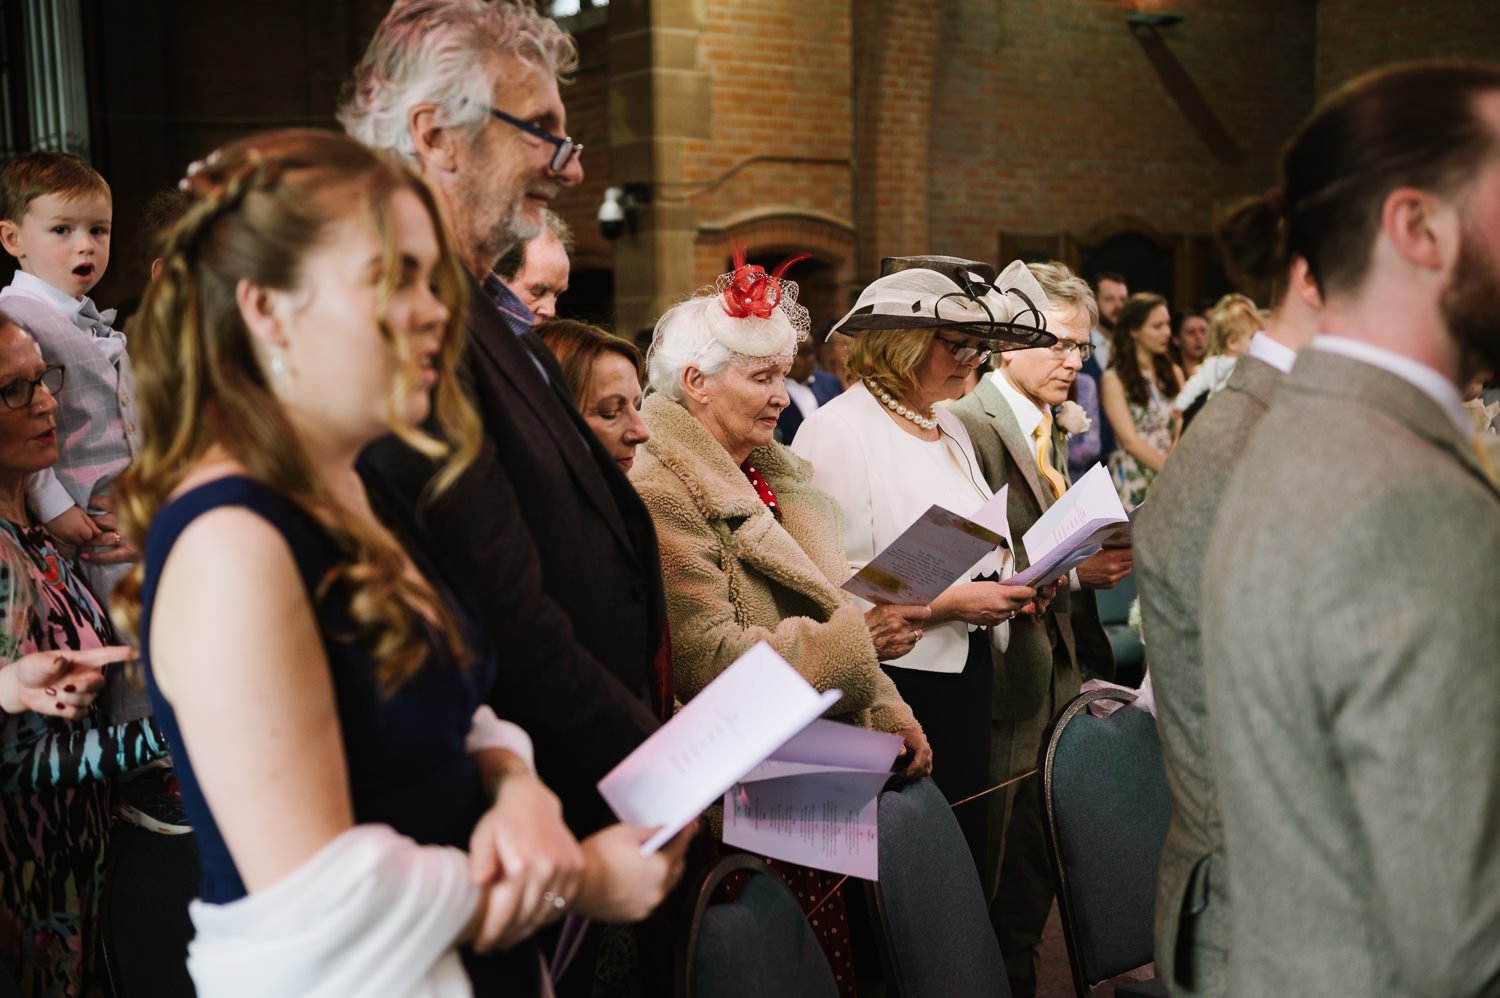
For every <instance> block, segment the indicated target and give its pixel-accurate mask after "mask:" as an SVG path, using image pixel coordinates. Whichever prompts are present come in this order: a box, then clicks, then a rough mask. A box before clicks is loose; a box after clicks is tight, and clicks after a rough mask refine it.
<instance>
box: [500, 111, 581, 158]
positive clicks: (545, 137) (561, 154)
mask: <svg viewBox="0 0 1500 998" xmlns="http://www.w3.org/2000/svg"><path fill="white" fill-rule="evenodd" d="M484 109H485V110H486V111H488V112H489V113H490V114H491V115H492V116H493V117H496V118H499V119H500V120H501V121H503V122H505V123H506V124H507V125H512V126H514V127H516V128H519V129H520V130H521V131H523V132H525V133H526V134H527V135H533V136H535V137H536V138H539V139H541V140H542V141H543V142H548V143H550V144H551V145H552V159H551V160H550V161H549V162H548V163H547V168H548V169H550V170H551V171H552V172H553V173H562V172H563V171H564V170H566V169H567V168H568V164H569V163H571V162H573V157H574V156H582V155H583V143H582V142H574V141H573V137H572V136H571V135H564V136H562V137H558V136H556V135H553V134H552V133H551V132H549V131H547V130H546V129H545V128H538V127H537V126H536V125H533V124H532V123H531V122H529V121H522V120H521V119H520V118H517V117H516V116H515V115H511V114H506V113H505V112H504V111H499V110H496V109H495V108H492V107H490V106H489V105H488V104H486V105H485V108H484Z"/></svg>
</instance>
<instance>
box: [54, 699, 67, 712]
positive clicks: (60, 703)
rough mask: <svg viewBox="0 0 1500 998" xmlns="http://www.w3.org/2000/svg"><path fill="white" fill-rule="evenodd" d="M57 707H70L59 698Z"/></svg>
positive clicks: (59, 708) (64, 708) (63, 708)
mask: <svg viewBox="0 0 1500 998" xmlns="http://www.w3.org/2000/svg"><path fill="white" fill-rule="evenodd" d="M57 709H58V710H67V709H68V705H67V704H65V703H63V702H62V701H61V700H59V701H57Z"/></svg>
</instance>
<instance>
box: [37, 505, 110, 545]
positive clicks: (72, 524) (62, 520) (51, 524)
mask: <svg viewBox="0 0 1500 998" xmlns="http://www.w3.org/2000/svg"><path fill="white" fill-rule="evenodd" d="M42 526H44V527H46V528H47V533H49V534H51V535H52V536H53V537H55V538H57V539H58V540H59V541H62V542H63V543H64V544H71V545H73V546H74V547H82V546H83V545H85V544H93V543H94V538H95V537H96V536H98V534H99V529H98V527H97V526H95V524H94V521H93V520H92V519H91V518H90V517H89V515H88V514H87V513H85V512H84V511H83V510H81V509H79V508H78V507H77V506H70V507H68V508H67V509H66V510H64V511H63V512H61V513H59V514H57V515H56V516H54V517H53V518H52V519H50V520H48V521H47V522H46V523H44V524H42Z"/></svg>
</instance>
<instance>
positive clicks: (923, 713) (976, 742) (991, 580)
mask: <svg viewBox="0 0 1500 998" xmlns="http://www.w3.org/2000/svg"><path fill="white" fill-rule="evenodd" d="M882 270H883V271H884V274H883V276H881V277H880V278H879V279H877V280H876V281H875V282H874V283H872V284H871V285H870V286H869V287H867V288H866V289H865V290H864V291H863V292H862V293H861V294H860V296H859V300H858V301H857V302H856V303H855V306H854V308H853V309H852V310H851V311H850V312H849V314H848V315H846V316H844V318H843V319H841V320H840V321H839V322H838V323H837V324H836V325H835V326H834V327H833V332H842V333H847V334H851V335H853V336H854V342H853V344H852V346H851V347H850V350H849V374H850V377H851V379H858V380H857V381H855V382H854V383H853V384H851V385H850V387H849V389H848V390H847V391H846V392H844V394H842V395H840V396H839V397H838V398H836V399H834V400H832V401H831V402H829V403H828V404H827V405H824V406H821V407H819V409H818V410H817V411H816V412H815V413H813V414H812V416H810V417H808V419H807V421H806V422H804V423H803V424H802V428H801V429H800V430H799V431H798V433H797V439H796V442H795V443H794V445H793V450H794V451H795V452H796V453H797V454H798V455H799V456H801V457H803V458H806V459H807V460H808V461H811V462H812V466H813V469H814V471H813V477H812V485H813V486H814V487H816V488H818V489H821V490H823V491H824V492H827V493H828V494H829V495H831V496H833V497H834V499H836V500H837V501H838V503H839V505H840V506H841V507H842V509H843V514H844V515H843V523H844V533H843V542H844V543H843V546H844V549H845V551H846V552H847V554H848V559H849V560H848V563H847V565H846V566H845V573H846V574H847V573H848V572H849V571H851V570H856V571H857V570H858V569H860V568H862V567H864V565H865V563H866V562H868V561H870V560H871V559H872V558H874V557H875V555H876V554H878V553H879V552H880V551H881V550H883V549H884V548H885V547H886V546H887V545H889V544H890V543H891V542H892V541H894V540H895V539H896V538H897V537H899V536H900V535H901V533H902V532H903V531H905V530H906V528H907V527H908V526H910V525H911V524H912V522H913V521H915V520H916V519H917V518H918V517H920V516H921V515H922V514H923V513H925V512H926V511H927V509H928V507H930V506H932V505H934V504H936V505H940V506H942V507H943V508H944V509H948V510H951V511H953V512H955V513H958V514H960V515H964V516H967V515H969V514H971V513H973V512H975V511H976V510H977V509H979V507H980V506H982V505H983V504H984V503H986V502H988V501H989V500H990V498H991V497H992V494H991V492H990V488H989V486H988V485H987V484H986V482H985V479H984V475H983V474H982V472H981V471H980V468H979V462H978V460H977V459H976V458H975V456H974V448H973V445H972V444H971V443H970V441H969V435H968V432H967V431H965V429H964V426H963V424H962V423H961V422H959V420H958V417H956V416H954V415H953V414H952V413H950V412H948V411H947V409H945V408H944V407H942V406H939V405H938V403H939V402H941V401H943V400H945V399H954V398H958V397H959V396H960V395H961V394H962V392H963V388H964V381H965V378H966V377H967V376H968V375H969V374H970V373H971V372H972V371H973V370H974V369H975V368H976V367H977V366H978V365H979V364H981V363H983V362H984V361H985V360H986V359H987V358H988V357H989V355H990V354H991V353H992V352H993V351H994V350H995V349H996V348H997V347H998V345H999V344H1000V343H1002V342H1003V343H1007V344H1009V345H1011V346H1013V347H1029V346H1046V345H1049V344H1051V343H1053V342H1055V337H1053V336H1051V334H1049V333H1047V332H1046V331H1045V326H1046V323H1045V321H1044V320H1043V319H1042V317H1041V312H1042V310H1045V309H1046V308H1047V306H1048V302H1047V297H1046V295H1045V294H1044V293H1043V291H1042V289H1041V287H1040V286H1039V285H1038V284H1037V282H1036V279H1035V278H1033V277H1032V276H1031V274H1030V273H1029V272H1028V271H1027V270H1026V267H1025V265H1024V264H1021V263H1020V262H1019V261H1017V262H1016V263H1014V264H1012V265H1011V266H1010V267H1008V268H1006V270H1005V273H1004V274H1002V275H1001V276H1000V278H999V279H998V280H996V278H995V270H994V268H993V267H991V266H990V265H988V264H983V263H977V262H974V261H968V260H958V259H955V258H952V257H909V258H888V259H887V260H885V261H883V262H882ZM1014 572H1015V563H1014V559H1013V558H1012V556H1011V553H1010V552H1009V551H1008V550H1006V549H1005V548H1000V549H997V550H995V551H993V552H991V553H989V554H986V555H985V556H984V557H983V558H981V559H980V560H979V561H978V563H976V564H975V565H974V566H973V567H972V568H971V569H970V570H969V571H968V572H967V573H965V574H964V575H963V576H961V577H960V578H959V579H958V580H957V581H956V582H955V583H954V584H953V585H952V586H950V587H949V588H948V589H947V590H945V591H944V592H943V593H942V595H940V596H939V597H938V598H937V599H936V600H934V601H933V603H932V616H931V617H930V618H928V620H927V622H926V624H925V626H924V628H923V631H922V634H921V640H920V641H919V642H918V644H917V646H916V648H915V649H914V650H913V651H912V652H910V653H909V654H907V655H906V656H904V657H903V658H901V659H900V660H898V661H892V660H890V659H883V661H884V662H885V663H886V672H887V674H888V675H890V676H891V677H892V678H893V679H894V680H895V683H896V688H897V689H898V690H900V691H901V695H902V698H903V699H905V700H906V702H907V703H909V704H910V705H911V706H912V709H913V710H914V711H916V715H917V719H918V720H919V721H920V722H921V723H922V725H923V727H924V728H925V729H926V731H927V732H928V736H929V738H930V739H931V741H932V745H933V757H934V760H935V761H934V766H933V773H932V778H933V780H934V781H936V783H937V784H938V786H939V787H940V788H941V789H942V791H943V793H944V795H945V796H946V797H947V798H948V800H949V801H950V802H951V803H954V804H958V803H959V802H961V801H965V800H968V799H970V798H972V797H973V796H975V795H976V794H980V793H982V792H983V791H984V790H985V789H986V788H987V786H988V785H989V779H988V777H989V739H990V713H991V707H990V704H991V697H992V695H993V691H994V689H995V682H994V674H995V667H994V664H993V662H992V650H991V649H992V646H994V648H996V649H998V650H1001V651H1003V650H1004V647H1005V642H1006V641H1007V640H1008V638H1009V625H1008V623H1007V622H1008V621H1009V620H1010V618H1011V617H1014V616H1015V615H1016V614H1017V613H1030V612H1034V611H1035V609H1036V605H1035V601H1036V600H1037V598H1038V594H1037V592H1036V590H1034V589H1031V588H1029V587H1026V586H1013V585H1005V584H1003V583H1001V582H1000V581H999V580H1000V579H1004V578H1008V577H1009V576H1011V575H1013V574H1014ZM1047 595H1048V593H1046V592H1044V593H1043V594H1042V598H1046V596H1047ZM985 812H986V809H985V807H984V805H983V804H979V805H977V806H968V807H959V808H957V809H956V810H955V812H954V814H955V816H956V817H957V818H958V821H959V825H960V827H962V829H963V832H964V837H965V839H966V840H967V841H968V844H969V849H970V851H971V852H972V853H973V855H974V864H975V866H976V867H977V868H978V869H979V870H980V871H984V870H985V868H986V865H987V863H986V858H985V852H986V845H985V826H986V814H985Z"/></svg>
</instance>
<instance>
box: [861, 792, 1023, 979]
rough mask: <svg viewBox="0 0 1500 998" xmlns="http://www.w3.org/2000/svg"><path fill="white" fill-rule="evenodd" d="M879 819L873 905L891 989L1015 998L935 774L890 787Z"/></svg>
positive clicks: (955, 823)
mask: <svg viewBox="0 0 1500 998" xmlns="http://www.w3.org/2000/svg"><path fill="white" fill-rule="evenodd" d="M893 783H894V781H893ZM967 806H971V807H972V806H978V807H983V806H984V802H982V801H975V802H974V804H972V805H967ZM878 820H879V832H880V836H879V837H880V879H879V881H878V882H877V883H875V884H874V885H873V886H872V889H871V894H872V895H873V899H874V900H873V904H872V908H873V909H874V911H875V918H876V922H877V923H878V925H877V930H876V931H877V933H878V934H879V935H880V937H881V938H880V943H881V959H882V962H883V963H884V965H885V971H886V982H887V984H888V985H889V987H890V988H891V992H892V993H893V994H895V995H899V996H901V998H951V996H954V995H983V996H988V998H1010V985H1009V984H1008V983H1007V981H1006V976H1005V962H1004V960H1002V958H1001V956H1000V945H999V943H997V942H996V941H995V930H994V928H993V927H992V926H991V925H990V917H989V910H988V908H987V907H986V905H985V900H984V891H983V889H982V888H981V887H980V885H979V874H978V872H977V871H976V870H975V869H974V859H973V857H972V856H971V855H970V853H969V847H968V845H967V844H966V843H965V842H964V837H963V833H962V832H961V831H959V828H958V821H957V820H956V819H955V818H954V817H953V811H952V809H951V808H949V806H948V802H947V800H945V799H944V798H943V794H942V791H940V790H938V788H937V785H936V784H934V783H933V782H932V780H930V779H921V780H917V781H915V782H911V783H903V784H900V785H895V786H888V787H887V789H886V790H885V792H883V793H882V794H881V795H880V804H879V819H878Z"/></svg>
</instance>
